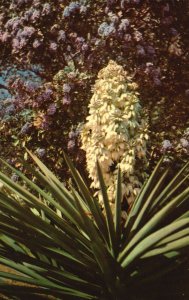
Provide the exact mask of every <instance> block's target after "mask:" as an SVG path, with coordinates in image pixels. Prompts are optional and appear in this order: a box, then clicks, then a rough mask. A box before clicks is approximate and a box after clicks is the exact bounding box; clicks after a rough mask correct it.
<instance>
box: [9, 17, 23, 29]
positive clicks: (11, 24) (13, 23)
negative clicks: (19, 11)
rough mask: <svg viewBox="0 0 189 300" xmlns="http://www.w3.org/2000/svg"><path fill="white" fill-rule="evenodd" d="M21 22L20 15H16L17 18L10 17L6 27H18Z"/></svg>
mask: <svg viewBox="0 0 189 300" xmlns="http://www.w3.org/2000/svg"><path fill="white" fill-rule="evenodd" d="M20 22H21V21H20V18H19V17H15V18H12V19H9V20H8V21H7V23H6V24H5V28H6V29H16V27H18V26H19V24H20ZM13 27H14V28H13Z"/></svg>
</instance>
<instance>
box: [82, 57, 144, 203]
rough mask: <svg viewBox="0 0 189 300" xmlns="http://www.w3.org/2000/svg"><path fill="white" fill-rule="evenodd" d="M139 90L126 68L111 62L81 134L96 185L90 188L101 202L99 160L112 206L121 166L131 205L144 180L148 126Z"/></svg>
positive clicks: (99, 82)
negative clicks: (140, 101)
mask: <svg viewBox="0 0 189 300" xmlns="http://www.w3.org/2000/svg"><path fill="white" fill-rule="evenodd" d="M136 88H137V85H136V84H135V83H132V82H131V78H130V77H128V76H127V73H126V72H125V71H124V69H123V67H122V66H120V65H118V64H117V63H116V62H114V61H112V60H111V61H110V62H109V64H108V66H107V67H105V68H103V69H102V70H101V71H100V72H99V74H98V79H97V80H96V83H95V85H94V94H93V96H92V98H91V101H90V104H89V116H88V117H87V122H86V124H85V125H84V126H83V128H82V130H81V142H82V149H83V150H85V151H86V160H87V169H88V172H89V176H90V178H91V179H92V181H93V182H92V185H91V187H93V188H95V189H97V191H98V192H97V193H98V195H99V200H100V199H101V196H100V193H99V181H98V177H97V170H96V160H97V159H98V160H99V162H100V165H101V168H102V171H103V175H104V179H105V183H106V185H107V187H108V189H107V192H108V196H109V199H110V201H111V202H112V203H113V202H114V199H115V181H116V176H117V170H118V166H120V169H121V171H122V174H123V183H122V188H123V189H122V190H123V194H124V198H125V199H126V200H127V201H128V203H131V202H132V201H133V200H134V198H135V197H136V195H137V194H138V192H139V190H140V187H141V181H142V179H143V178H144V174H145V172H144V170H145V166H146V164H147V161H146V141H147V140H148V122H147V118H146V116H145V114H144V113H143V112H142V109H141V106H140V104H139V99H138V93H137V92H136V91H135V90H136Z"/></svg>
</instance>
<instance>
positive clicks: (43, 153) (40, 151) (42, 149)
mask: <svg viewBox="0 0 189 300" xmlns="http://www.w3.org/2000/svg"><path fill="white" fill-rule="evenodd" d="M36 154H37V155H38V156H39V158H42V157H44V156H45V154H46V150H45V149H44V148H38V149H37V150H36Z"/></svg>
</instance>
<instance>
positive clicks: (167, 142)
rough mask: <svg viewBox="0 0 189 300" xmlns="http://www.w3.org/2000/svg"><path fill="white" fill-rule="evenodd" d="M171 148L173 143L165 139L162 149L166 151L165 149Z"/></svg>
mask: <svg viewBox="0 0 189 300" xmlns="http://www.w3.org/2000/svg"><path fill="white" fill-rule="evenodd" d="M171 148H172V144H171V142H170V141H169V140H164V141H163V142H162V151H163V152H165V151H167V150H169V149H171Z"/></svg>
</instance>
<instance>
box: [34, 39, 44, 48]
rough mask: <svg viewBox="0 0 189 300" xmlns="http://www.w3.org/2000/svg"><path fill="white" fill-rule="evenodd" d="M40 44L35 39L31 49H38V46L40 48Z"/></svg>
mask: <svg viewBox="0 0 189 300" xmlns="http://www.w3.org/2000/svg"><path fill="white" fill-rule="evenodd" d="M41 44H42V42H41V41H40V40H38V39H35V40H34V42H33V48H35V49H36V48H38V47H39V46H41Z"/></svg>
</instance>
